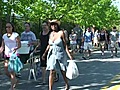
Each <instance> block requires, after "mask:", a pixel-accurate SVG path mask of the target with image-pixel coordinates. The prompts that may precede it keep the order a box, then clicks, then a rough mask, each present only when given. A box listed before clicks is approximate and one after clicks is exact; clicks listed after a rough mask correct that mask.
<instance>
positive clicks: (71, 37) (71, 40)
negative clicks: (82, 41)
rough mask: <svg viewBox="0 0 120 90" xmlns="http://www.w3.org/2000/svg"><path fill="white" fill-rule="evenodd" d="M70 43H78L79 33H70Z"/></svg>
mask: <svg viewBox="0 0 120 90" xmlns="http://www.w3.org/2000/svg"><path fill="white" fill-rule="evenodd" d="M69 38H70V44H77V41H76V40H77V34H70V36H69Z"/></svg>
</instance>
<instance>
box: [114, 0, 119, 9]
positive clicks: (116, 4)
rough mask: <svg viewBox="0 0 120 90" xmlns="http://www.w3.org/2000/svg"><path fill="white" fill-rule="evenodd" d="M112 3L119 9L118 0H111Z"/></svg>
mask: <svg viewBox="0 0 120 90" xmlns="http://www.w3.org/2000/svg"><path fill="white" fill-rule="evenodd" d="M112 4H113V5H115V6H117V8H118V10H119V11H120V0H112Z"/></svg>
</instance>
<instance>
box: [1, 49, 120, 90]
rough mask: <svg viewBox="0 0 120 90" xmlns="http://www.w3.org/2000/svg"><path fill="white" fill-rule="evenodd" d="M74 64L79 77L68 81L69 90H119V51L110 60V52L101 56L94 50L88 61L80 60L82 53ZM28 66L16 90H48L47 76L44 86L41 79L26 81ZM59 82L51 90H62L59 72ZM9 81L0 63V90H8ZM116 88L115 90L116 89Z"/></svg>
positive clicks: (27, 65)
mask: <svg viewBox="0 0 120 90" xmlns="http://www.w3.org/2000/svg"><path fill="white" fill-rule="evenodd" d="M74 58H75V61H76V64H77V66H78V69H79V73H80V75H79V76H78V77H77V78H75V79H73V80H69V84H70V90H120V85H119V83H120V68H119V67H120V51H119V52H118V57H114V58H111V57H110V51H105V55H104V56H101V52H100V51H96V50H94V51H93V52H92V55H91V56H90V58H89V59H88V60H83V59H82V53H77V54H74ZM29 67H30V65H29V64H26V65H24V69H23V70H21V74H22V77H21V78H18V80H19V82H18V84H17V86H16V90H48V74H49V72H47V75H46V84H45V85H42V84H41V77H39V78H37V81H35V80H34V79H31V80H28V76H29V71H30V70H29ZM57 72H58V73H59V80H58V82H55V83H54V85H53V90H64V88H65V87H64V84H65V83H64V80H63V78H62V76H61V73H60V71H59V70H58V71H57ZM9 88H10V79H9V78H8V77H7V76H6V75H5V73H4V69H3V61H1V62H0V90H9ZM116 88H117V89H116Z"/></svg>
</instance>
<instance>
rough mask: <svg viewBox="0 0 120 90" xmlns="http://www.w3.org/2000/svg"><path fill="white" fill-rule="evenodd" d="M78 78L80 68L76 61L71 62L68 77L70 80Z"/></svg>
mask: <svg viewBox="0 0 120 90" xmlns="http://www.w3.org/2000/svg"><path fill="white" fill-rule="evenodd" d="M78 76H79V71H78V67H77V65H76V63H75V61H74V60H70V61H69V64H68V67H67V72H66V77H67V78H68V79H75V78H77V77H78Z"/></svg>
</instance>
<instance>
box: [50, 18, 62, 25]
mask: <svg viewBox="0 0 120 90" xmlns="http://www.w3.org/2000/svg"><path fill="white" fill-rule="evenodd" d="M49 22H50V23H57V24H58V25H60V21H58V20H56V19H55V20H49Z"/></svg>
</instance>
